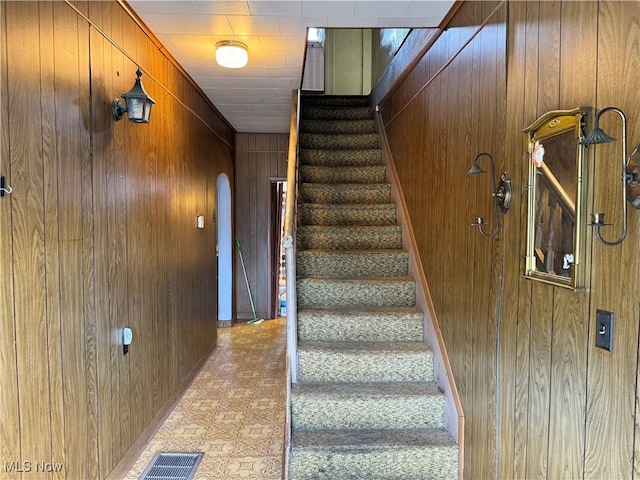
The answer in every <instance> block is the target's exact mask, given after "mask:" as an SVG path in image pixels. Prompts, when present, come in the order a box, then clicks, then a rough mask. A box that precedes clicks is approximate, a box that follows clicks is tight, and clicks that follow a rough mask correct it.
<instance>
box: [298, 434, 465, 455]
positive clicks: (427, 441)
mask: <svg viewBox="0 0 640 480" xmlns="http://www.w3.org/2000/svg"><path fill="white" fill-rule="evenodd" d="M293 437H294V441H293V442H292V449H294V450H311V451H317V450H332V451H339V452H345V451H354V452H361V451H363V450H369V451H375V450H388V449H398V448H411V449H414V448H433V447H448V448H452V449H455V450H456V451H457V450H458V445H457V444H456V443H455V441H454V439H453V438H452V437H451V435H449V432H447V431H446V430H445V429H443V428H424V429H417V428H416V429H368V430H342V431H338V432H337V431H335V430H326V431H323V430H317V431H294V432H293Z"/></svg>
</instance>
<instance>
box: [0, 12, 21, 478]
mask: <svg viewBox="0 0 640 480" xmlns="http://www.w3.org/2000/svg"><path fill="white" fill-rule="evenodd" d="M11 15H13V13H12V14H11ZM0 22H1V23H0V59H1V63H0V65H1V67H2V68H1V69H0V89H2V92H7V91H8V82H9V72H8V64H9V60H8V55H9V52H8V49H7V43H8V42H7V34H8V32H7V5H6V4H5V3H2V2H0ZM0 121H1V122H2V125H8V124H9V97H8V95H0ZM9 138H10V132H9V129H8V128H1V129H0V175H2V176H5V177H7V179H10V178H11V165H10V162H9ZM7 185H9V186H10V185H11V182H10V181H7ZM0 225H2V226H3V228H1V229H0V258H3V259H10V258H12V256H13V235H12V232H13V224H12V219H11V197H10V196H9V195H5V196H4V197H0ZM13 270H14V267H13V262H7V263H6V265H5V268H3V269H2V270H1V271H0V332H2V333H3V334H2V335H0V408H2V410H1V411H0V413H1V414H0V458H1V459H3V460H5V461H8V462H18V464H19V462H21V461H22V457H21V455H20V407H19V403H18V389H17V388H15V384H16V379H17V378H18V366H17V358H16V342H15V338H16V323H15V309H14V303H13V297H14V289H13ZM3 475H4V476H5V478H7V479H8V480H12V479H18V478H20V474H19V473H17V472H9V471H7V469H6V468H5V471H4V472H3Z"/></svg>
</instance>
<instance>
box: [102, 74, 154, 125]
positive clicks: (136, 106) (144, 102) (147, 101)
mask: <svg viewBox="0 0 640 480" xmlns="http://www.w3.org/2000/svg"><path fill="white" fill-rule="evenodd" d="M136 76H137V78H136V83H134V85H133V87H132V88H131V90H129V91H128V92H127V93H123V94H122V98H124V101H125V103H126V105H123V104H122V102H121V101H120V100H118V99H117V98H116V99H115V100H114V101H113V103H112V104H111V109H112V111H113V118H114V120H116V121H118V120H120V119H122V117H123V116H124V114H125V112H126V114H127V117H128V118H129V121H130V122H135V123H149V117H150V115H151V107H153V106H154V105H155V103H156V102H155V100H153V98H151V97H150V96H149V95H147V92H145V90H144V87H143V86H142V80H141V79H140V77H142V72H141V71H140V69H139V68H138V70H137V71H136Z"/></svg>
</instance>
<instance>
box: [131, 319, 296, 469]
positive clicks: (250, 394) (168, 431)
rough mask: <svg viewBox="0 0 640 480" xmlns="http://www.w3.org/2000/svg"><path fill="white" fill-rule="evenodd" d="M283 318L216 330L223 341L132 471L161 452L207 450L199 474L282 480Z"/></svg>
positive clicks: (284, 396)
mask: <svg viewBox="0 0 640 480" xmlns="http://www.w3.org/2000/svg"><path fill="white" fill-rule="evenodd" d="M285 375H286V371H285V325H284V319H282V318H280V319H276V320H269V321H265V322H263V323H261V324H260V325H254V326H250V325H246V324H239V325H236V326H234V327H233V328H229V329H220V330H218V346H217V347H216V349H215V350H214V352H213V353H212V355H211V357H210V358H209V359H208V360H207V362H206V363H205V365H204V366H203V368H202V370H201V371H200V372H199V373H198V375H197V377H196V378H195V379H194V381H193V382H192V384H191V386H190V387H189V389H188V390H187V391H186V392H185V394H184V395H183V396H182V398H181V399H180V401H179V402H178V404H177V405H176V407H175V408H174V410H173V411H172V412H171V414H170V415H169V416H168V417H167V419H166V421H165V422H164V423H163V424H162V426H161V427H160V429H159V430H158V431H157V432H156V434H155V435H154V436H153V438H152V439H151V440H150V441H149V443H148V444H147V446H146V447H145V449H144V451H143V452H142V453H141V454H140V456H139V457H138V459H137V461H136V462H135V464H134V465H133V467H132V468H131V470H130V471H129V473H128V474H127V477H126V478H127V479H137V478H139V476H140V475H141V474H142V472H143V471H144V470H145V468H146V467H147V465H148V464H149V462H150V461H151V459H152V458H153V456H154V455H155V454H156V453H157V452H159V451H183V452H187V451H193V452H204V453H205V455H204V458H203V459H202V462H201V463H200V465H199V467H198V470H197V471H196V474H195V477H194V478H197V479H224V480H235V479H254V480H257V479H265V480H268V479H279V478H281V476H282V454H283V448H284V433H285V411H286V405H285V403H286V381H287V380H286V376H285Z"/></svg>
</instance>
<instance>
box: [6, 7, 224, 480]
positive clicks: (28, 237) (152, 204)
mask: <svg viewBox="0 0 640 480" xmlns="http://www.w3.org/2000/svg"><path fill="white" fill-rule="evenodd" d="M1 12H2V17H1V19H2V38H1V42H2V43H1V45H2V68H1V70H0V72H1V77H0V78H1V81H2V91H3V95H2V102H3V103H2V106H3V107H5V108H3V112H5V113H3V114H2V115H3V117H2V137H1V138H2V151H1V159H0V162H1V163H0V170H1V171H0V174H2V175H6V176H7V180H8V181H7V183H8V184H9V185H12V186H13V187H14V193H13V194H12V195H8V196H6V197H3V198H2V202H0V219H1V220H2V224H3V228H2V229H1V231H0V232H1V233H0V253H1V254H2V257H3V258H7V259H11V260H12V261H11V262H7V265H6V268H4V269H3V271H2V279H1V280H2V283H1V284H0V298H1V299H2V305H1V306H0V308H1V309H2V310H1V312H0V316H1V317H2V330H1V331H0V333H1V335H0V337H1V339H2V340H1V341H2V344H1V345H2V352H1V353H0V355H1V356H2V358H1V360H2V372H1V373H2V379H1V380H0V381H1V382H2V385H1V387H2V398H1V400H2V402H1V403H0V408H1V410H0V419H2V420H1V421H2V442H1V449H2V450H1V455H2V458H0V462H2V465H1V467H2V468H3V471H2V474H0V476H1V477H2V478H21V477H24V478H26V476H27V475H28V476H29V478H45V477H46V478H68V479H76V478H104V477H106V476H107V475H108V474H109V472H111V471H112V470H113V468H114V467H115V465H116V464H117V463H118V462H119V461H120V460H121V459H122V457H123V455H124V454H125V452H126V451H127V449H128V448H129V447H131V446H132V445H133V444H134V442H135V441H136V439H137V438H138V436H139V435H140V434H141V433H142V431H143V430H144V429H145V427H147V426H148V425H149V423H150V422H151V421H152V420H153V418H154V417H155V416H156V414H157V413H158V412H159V411H160V410H161V409H162V407H163V406H164V405H165V403H166V402H167V401H169V400H170V399H171V397H172V396H173V395H174V394H175V392H176V391H177V390H178V389H179V388H180V387H181V385H182V384H183V382H184V381H185V379H186V378H187V376H188V375H189V374H190V373H191V371H192V369H193V368H194V367H195V366H196V365H198V363H199V362H200V361H201V360H202V359H203V358H205V357H206V355H207V354H208V353H209V352H210V351H211V349H212V348H213V347H214V346H215V343H216V314H217V301H216V295H215V292H216V284H215V278H216V256H215V242H216V238H215V224H214V223H213V219H214V212H215V201H214V199H215V180H216V177H217V175H218V174H219V173H226V174H227V175H228V176H229V177H230V178H233V142H231V143H227V142H226V141H225V140H224V139H225V138H231V139H233V135H234V133H235V132H233V131H232V130H230V129H229V128H228V126H227V125H226V123H225V122H224V121H221V120H220V119H219V117H218V116H217V113H216V112H215V111H214V110H213V109H211V108H210V107H208V106H206V102H204V101H203V99H202V97H200V93H199V92H197V91H195V90H194V89H193V87H192V86H191V84H190V83H189V82H186V81H184V79H183V78H182V76H181V74H180V73H177V74H176V69H175V67H174V66H173V65H172V64H171V63H169V62H167V61H166V58H165V57H164V55H163V54H162V53H161V52H160V51H159V49H158V47H157V46H156V45H155V44H154V43H153V42H152V41H151V40H150V39H149V38H148V37H147V35H146V34H145V33H144V32H143V31H142V30H141V29H140V28H139V26H137V24H136V23H135V22H134V21H133V20H132V19H131V18H130V17H129V15H128V14H127V13H126V12H125V11H124V10H123V8H122V6H121V5H119V4H118V3H116V2H77V3H74V4H73V5H71V4H67V3H64V2H42V3H38V2H2V4H1ZM87 18H88V19H89V21H88V20H87ZM92 21H95V22H96V24H100V26H101V31H98V30H97V29H95V28H93V27H92V23H91V22H92ZM138 66H140V68H141V69H143V71H144V76H143V81H144V83H145V88H146V89H147V91H148V92H149V94H150V95H151V96H152V97H154V98H155V99H156V101H157V105H156V106H155V107H154V112H153V114H152V119H151V123H150V124H148V125H136V124H132V123H129V122H127V121H126V120H124V121H121V122H117V123H116V122H114V121H113V119H112V115H111V101H112V99H113V98H115V97H119V96H120V95H121V93H122V92H126V91H127V90H129V89H130V88H131V85H132V84H133V81H134V79H135V73H134V72H135V70H136V68H137V67H138ZM203 104H205V107H203V106H202V105H203ZM205 119H207V120H208V121H210V123H206V121H205ZM221 126H222V127H221ZM215 128H219V131H216V130H215ZM5 200H6V201H5ZM197 215H205V218H206V222H205V229H204V230H198V229H196V228H195V218H196V216H197ZM124 327H131V328H132V329H133V331H134V341H133V344H132V345H131V348H130V351H129V354H128V355H126V356H125V355H123V351H122V329H123V328H124ZM25 462H26V463H25ZM36 462H48V463H52V464H57V465H60V467H61V468H60V469H59V470H58V471H57V472H55V473H54V474H50V473H45V472H42V471H37V465H36ZM7 465H8V466H7ZM29 467H31V472H28V473H27V469H28V468H29ZM19 469H22V470H24V471H25V472H24V475H21V474H20V473H19V472H17V470H19ZM9 470H12V471H9Z"/></svg>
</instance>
